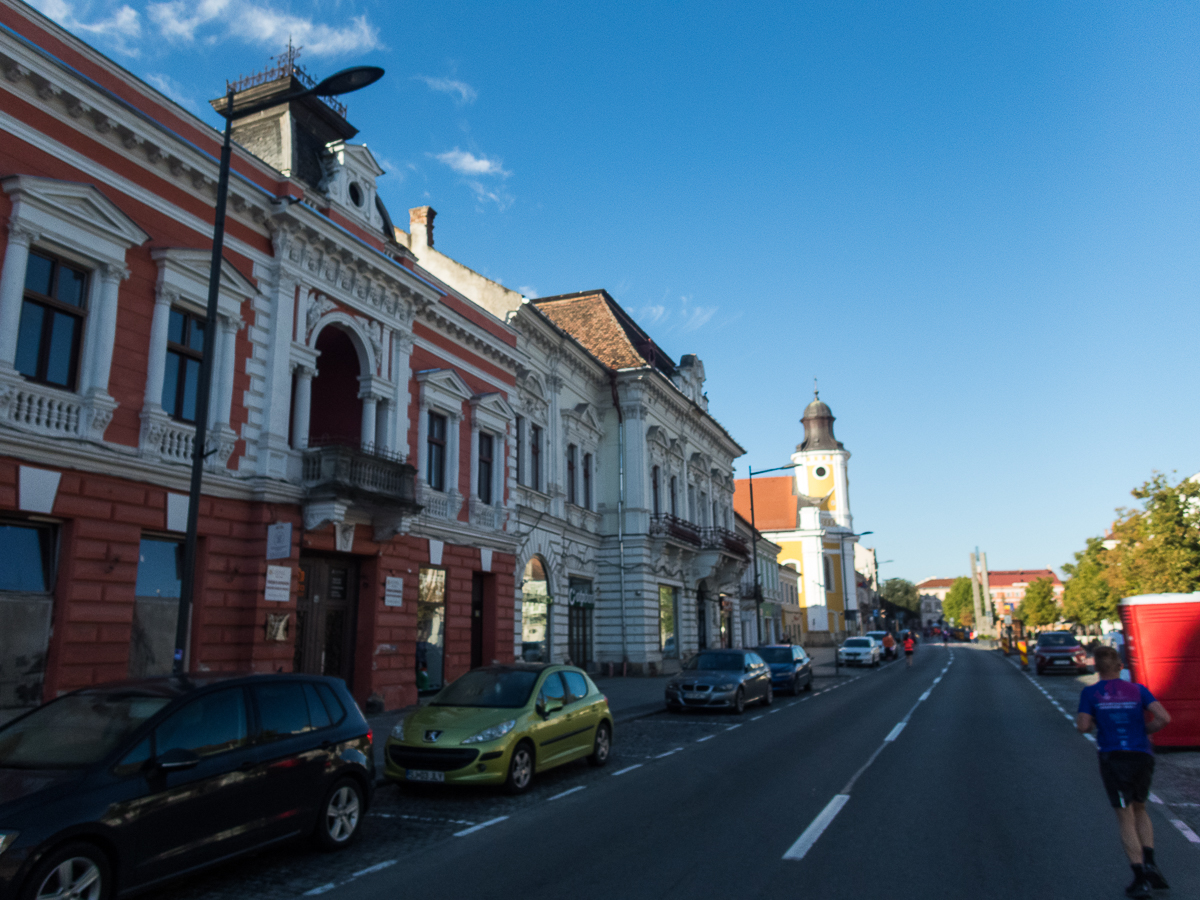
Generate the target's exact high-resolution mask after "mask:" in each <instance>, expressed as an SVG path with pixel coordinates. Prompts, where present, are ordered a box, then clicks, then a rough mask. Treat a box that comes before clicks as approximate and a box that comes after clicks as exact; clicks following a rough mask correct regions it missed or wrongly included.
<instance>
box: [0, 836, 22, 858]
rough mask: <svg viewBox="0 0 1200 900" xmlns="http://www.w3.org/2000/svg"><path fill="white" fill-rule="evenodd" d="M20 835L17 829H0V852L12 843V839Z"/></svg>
mask: <svg viewBox="0 0 1200 900" xmlns="http://www.w3.org/2000/svg"><path fill="white" fill-rule="evenodd" d="M20 836H21V832H19V831H0V853H3V852H4V851H5V850H7V849H8V848H9V847H11V846H12V845H13V841H15V840H16V839H17V838H19V837H20Z"/></svg>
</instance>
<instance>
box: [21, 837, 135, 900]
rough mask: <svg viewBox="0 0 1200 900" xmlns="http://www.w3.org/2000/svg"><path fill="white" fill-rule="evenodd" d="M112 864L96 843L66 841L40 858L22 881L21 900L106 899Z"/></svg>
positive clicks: (110, 885)
mask: <svg viewBox="0 0 1200 900" xmlns="http://www.w3.org/2000/svg"><path fill="white" fill-rule="evenodd" d="M111 895H112V866H111V865H109V862H108V857H107V856H105V855H104V854H103V853H102V852H101V851H100V849H99V848H98V847H95V846H93V845H92V844H86V843H82V842H80V843H74V844H66V845H64V846H62V847H59V848H58V849H57V850H55V851H54V852H52V853H51V854H50V855H49V856H47V857H46V858H45V859H43V860H42V861H41V862H40V863H39V864H38V865H37V868H35V869H34V870H33V872H32V873H31V874H30V876H29V878H28V879H27V880H26V882H25V890H24V891H23V892H22V895H21V897H22V900H51V898H59V897H70V898H72V900H108V898H109V897H110V896H111Z"/></svg>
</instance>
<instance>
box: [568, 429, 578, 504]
mask: <svg viewBox="0 0 1200 900" xmlns="http://www.w3.org/2000/svg"><path fill="white" fill-rule="evenodd" d="M577 455H578V453H577V451H576V449H575V445H574V444H567V502H568V503H572V504H574V505H576V506H578V505H579V503H578V501H579V498H578V496H577V495H576V492H575V457H576V456H577Z"/></svg>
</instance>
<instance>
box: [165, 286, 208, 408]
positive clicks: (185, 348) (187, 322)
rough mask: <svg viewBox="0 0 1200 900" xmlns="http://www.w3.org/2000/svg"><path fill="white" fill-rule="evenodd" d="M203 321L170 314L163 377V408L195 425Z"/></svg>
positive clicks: (181, 313) (180, 312)
mask: <svg viewBox="0 0 1200 900" xmlns="http://www.w3.org/2000/svg"><path fill="white" fill-rule="evenodd" d="M204 335H205V326H204V320H203V319H202V318H200V317H199V316H197V315H195V314H193V313H189V312H184V311H183V310H179V309H173V310H171V317H170V320H169V324H168V325H167V368H166V372H165V373H164V376H163V393H162V406H163V409H164V410H166V412H167V415H169V416H171V417H173V418H175V419H178V420H179V421H181V422H195V421H196V393H197V388H198V386H199V384H200V359H201V357H202V356H203V355H204Z"/></svg>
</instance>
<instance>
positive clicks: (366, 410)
mask: <svg viewBox="0 0 1200 900" xmlns="http://www.w3.org/2000/svg"><path fill="white" fill-rule="evenodd" d="M358 397H359V399H360V400H362V407H363V410H362V449H364V450H368V449H374V447H375V404H377V403H378V402H379V396H378V395H377V394H372V393H365V394H359V395H358Z"/></svg>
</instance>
